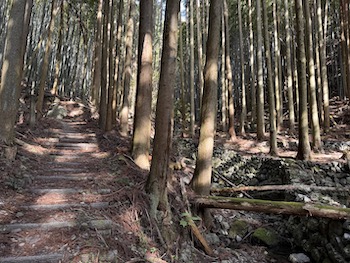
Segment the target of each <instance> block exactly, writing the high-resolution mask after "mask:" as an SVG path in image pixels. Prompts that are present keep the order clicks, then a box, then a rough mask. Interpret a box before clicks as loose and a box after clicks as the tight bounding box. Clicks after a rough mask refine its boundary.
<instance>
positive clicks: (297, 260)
mask: <svg viewBox="0 0 350 263" xmlns="http://www.w3.org/2000/svg"><path fill="white" fill-rule="evenodd" d="M289 260H290V261H291V262H292V263H308V262H311V260H310V258H309V257H308V256H306V255H305V254H304V253H296V254H290V255H289Z"/></svg>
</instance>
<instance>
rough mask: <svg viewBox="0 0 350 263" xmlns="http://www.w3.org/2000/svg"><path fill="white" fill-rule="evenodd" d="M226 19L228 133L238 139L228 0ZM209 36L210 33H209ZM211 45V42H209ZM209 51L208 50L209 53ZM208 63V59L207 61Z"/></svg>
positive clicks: (225, 7)
mask: <svg viewBox="0 0 350 263" xmlns="http://www.w3.org/2000/svg"><path fill="white" fill-rule="evenodd" d="M211 5H212V4H211ZM213 5H214V4H213ZM216 8H218V9H221V5H219V4H218V7H216ZM223 10H224V21H225V39H226V41H225V69H226V80H227V89H228V118H229V119H228V133H229V135H230V138H231V140H235V139H236V131H235V105H234V98H233V77H232V67H231V57H230V56H231V52H230V29H229V21H228V6H227V2H226V0H224V9H223ZM208 38H209V35H208ZM208 45H209V43H208ZM208 52H209V51H207V53H208ZM207 63H208V61H207Z"/></svg>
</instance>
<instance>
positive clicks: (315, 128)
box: [304, 0, 322, 151]
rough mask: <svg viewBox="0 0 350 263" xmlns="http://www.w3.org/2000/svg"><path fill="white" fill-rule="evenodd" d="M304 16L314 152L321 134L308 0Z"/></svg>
mask: <svg viewBox="0 0 350 263" xmlns="http://www.w3.org/2000/svg"><path fill="white" fill-rule="evenodd" d="M304 14H305V36H306V38H305V40H306V41H305V43H306V59H307V61H308V75H309V87H310V109H311V123H312V145H313V149H314V151H320V150H321V147H322V146H321V133H320V124H319V119H318V110H317V99H316V78H315V62H314V50H313V40H312V30H311V29H312V24H311V23H312V21H311V16H310V4H309V0H306V1H305V4H304Z"/></svg>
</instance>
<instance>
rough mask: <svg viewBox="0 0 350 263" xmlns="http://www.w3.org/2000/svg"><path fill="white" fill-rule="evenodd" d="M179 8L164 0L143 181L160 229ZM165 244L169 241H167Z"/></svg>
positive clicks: (167, 216)
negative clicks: (150, 146)
mask: <svg viewBox="0 0 350 263" xmlns="http://www.w3.org/2000/svg"><path fill="white" fill-rule="evenodd" d="M179 10H180V0H167V4H166V11H165V22H164V34H163V35H164V38H163V50H162V60H161V71H160V79H159V92H158V100H157V111H156V127H155V129H156V131H155V137H154V149H153V158H152V163H151V170H150V173H149V176H148V179H147V182H146V190H147V192H148V193H149V195H150V200H151V211H150V214H151V216H152V217H153V218H157V211H161V212H162V215H163V216H162V218H161V226H162V230H163V231H167V230H168V231H169V230H170V229H171V211H170V206H169V203H168V196H167V180H168V172H169V157H170V152H171V148H172V138H173V108H174V89H175V82H176V60H177V48H178V39H177V38H178V36H177V34H178V13H179ZM168 234H169V232H168ZM165 238H166V241H171V239H172V237H171V236H170V237H169V236H168V235H166V236H165ZM168 245H170V244H169V242H168Z"/></svg>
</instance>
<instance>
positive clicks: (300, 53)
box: [295, 0, 311, 160]
mask: <svg viewBox="0 0 350 263" xmlns="http://www.w3.org/2000/svg"><path fill="white" fill-rule="evenodd" d="M295 13H296V30H297V45H298V47H297V54H296V55H297V68H298V88H299V107H300V108H299V145H298V153H297V159H300V160H310V159H311V149H310V143H309V127H308V111H307V82H306V81H307V80H306V56H305V43H304V41H305V35H304V21H305V18H304V16H303V3H302V0H295Z"/></svg>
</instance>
